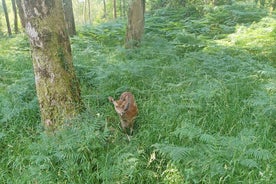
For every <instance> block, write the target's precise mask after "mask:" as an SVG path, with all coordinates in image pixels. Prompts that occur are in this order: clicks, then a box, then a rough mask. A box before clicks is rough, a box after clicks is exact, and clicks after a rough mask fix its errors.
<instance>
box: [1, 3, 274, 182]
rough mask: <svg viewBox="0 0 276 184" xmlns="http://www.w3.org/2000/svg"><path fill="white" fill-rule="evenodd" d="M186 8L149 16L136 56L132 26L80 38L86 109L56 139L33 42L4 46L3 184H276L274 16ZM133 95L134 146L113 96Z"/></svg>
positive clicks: (89, 30) (10, 41) (109, 26)
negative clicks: (43, 114) (127, 44)
mask: <svg viewBox="0 0 276 184" xmlns="http://www.w3.org/2000/svg"><path fill="white" fill-rule="evenodd" d="M188 10H189V11H188ZM188 10H187V11H188V13H187V12H186V13H185V10H179V11H178V10H169V9H162V10H158V11H155V12H151V13H150V14H148V15H147V17H146V18H147V19H146V31H145V36H144V40H143V43H142V45H141V47H140V48H136V49H133V50H126V49H124V48H123V40H124V34H125V33H124V22H120V21H118V22H113V23H112V22H111V23H106V24H104V25H100V26H99V27H83V28H82V29H81V31H79V33H78V35H77V36H75V37H73V38H72V39H71V41H72V50H73V56H74V64H75V67H76V72H77V76H78V78H79V80H80V83H81V88H82V99H83V101H84V103H85V105H86V111H84V112H83V113H82V114H80V115H79V117H77V118H76V119H75V120H72V121H70V122H65V124H64V127H62V128H61V130H60V131H58V132H56V133H55V134H54V135H46V134H45V133H43V129H42V127H41V125H40V123H39V121H40V118H39V108H38V103H37V98H36V97H35V87H34V77H33V72H32V66H31V58H30V56H29V51H28V49H26V43H27V41H26V38H25V37H23V36H22V35H21V36H18V37H15V38H5V39H4V38H3V39H1V40H0V42H1V44H0V45H1V49H0V53H1V54H0V70H1V71H0V96H1V98H0V105H1V109H0V126H1V132H0V150H1V152H0V165H1V167H0V183H269V184H270V183H275V182H276V177H275V176H276V173H275V172H276V168H275V165H276V160H275V158H276V152H275V151H276V150H275V148H276V144H275V141H276V140H275V137H276V131H275V130H276V122H275V119H276V105H275V104H276V69H275V66H276V65H275V53H276V51H275V36H276V35H275V33H276V31H275V30H276V29H275V27H276V20H275V17H274V15H273V14H271V15H269V14H268V13H267V12H265V10H261V11H260V10H259V9H256V8H254V7H253V6H248V7H247V8H245V9H244V5H243V4H241V5H238V4H235V5H234V6H223V7H217V8H215V9H211V8H210V7H208V8H207V9H194V8H191V7H189V9H188ZM242 10H243V11H242ZM191 12H192V13H191ZM230 15H231V16H230ZM249 15H254V16H251V18H250V16H249ZM212 25H216V26H217V27H215V29H211V26H212ZM222 28H223V29H222ZM2 43H3V44H2ZM2 45H3V46H2ZM15 53H16V54H15ZM123 91H131V92H132V93H133V94H134V95H135V98H136V101H137V104H138V108H139V116H138V117H137V119H136V124H135V130H134V135H133V136H131V138H130V139H131V141H128V138H127V137H126V136H125V135H124V134H123V133H122V131H121V128H120V125H119V119H118V117H117V115H116V113H115V111H114V109H113V106H112V104H110V103H109V102H108V99H107V98H108V96H113V97H115V98H118V97H119V95H120V94H121V93H122V92H123Z"/></svg>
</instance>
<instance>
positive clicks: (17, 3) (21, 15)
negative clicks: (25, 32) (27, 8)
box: [16, 0, 25, 28]
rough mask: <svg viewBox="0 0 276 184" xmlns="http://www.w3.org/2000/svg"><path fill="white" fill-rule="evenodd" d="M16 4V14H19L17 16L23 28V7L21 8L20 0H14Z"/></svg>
mask: <svg viewBox="0 0 276 184" xmlns="http://www.w3.org/2000/svg"><path fill="white" fill-rule="evenodd" d="M16 6H17V9H18V14H19V17H20V21H21V25H22V27H23V28H25V17H24V14H23V13H24V12H23V8H22V3H21V0H16Z"/></svg>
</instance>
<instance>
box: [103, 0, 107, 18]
mask: <svg viewBox="0 0 276 184" xmlns="http://www.w3.org/2000/svg"><path fill="white" fill-rule="evenodd" d="M103 6H104V15H103V18H107V13H106V2H105V0H103Z"/></svg>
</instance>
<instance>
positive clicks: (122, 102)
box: [108, 92, 138, 135]
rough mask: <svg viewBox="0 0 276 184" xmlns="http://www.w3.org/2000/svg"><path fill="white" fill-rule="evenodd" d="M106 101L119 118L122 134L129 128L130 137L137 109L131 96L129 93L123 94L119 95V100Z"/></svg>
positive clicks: (110, 98)
mask: <svg viewBox="0 0 276 184" xmlns="http://www.w3.org/2000/svg"><path fill="white" fill-rule="evenodd" d="M108 99H109V101H110V102H111V103H113V105H114V108H115V111H116V112H117V114H118V115H119V117H120V121H121V126H122V129H123V131H124V133H127V131H126V129H127V128H129V129H130V135H132V133H133V126H134V120H135V118H136V116H137V114H138V108H137V105H136V102H135V99H134V96H133V94H132V93H130V92H124V93H122V94H121V96H120V98H119V100H114V99H113V98H112V97H108Z"/></svg>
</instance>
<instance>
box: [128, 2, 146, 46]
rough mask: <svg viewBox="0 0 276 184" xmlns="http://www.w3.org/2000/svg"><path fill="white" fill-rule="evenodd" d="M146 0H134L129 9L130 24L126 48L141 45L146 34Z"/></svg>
mask: <svg viewBox="0 0 276 184" xmlns="http://www.w3.org/2000/svg"><path fill="white" fill-rule="evenodd" d="M144 12H145V1H144V0H133V1H132V2H131V4H130V6H129V10H128V24H127V31H126V43H125V47H126V48H134V47H138V46H139V45H140V42H141V39H142V36H143V34H144V22H145V18H144Z"/></svg>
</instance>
